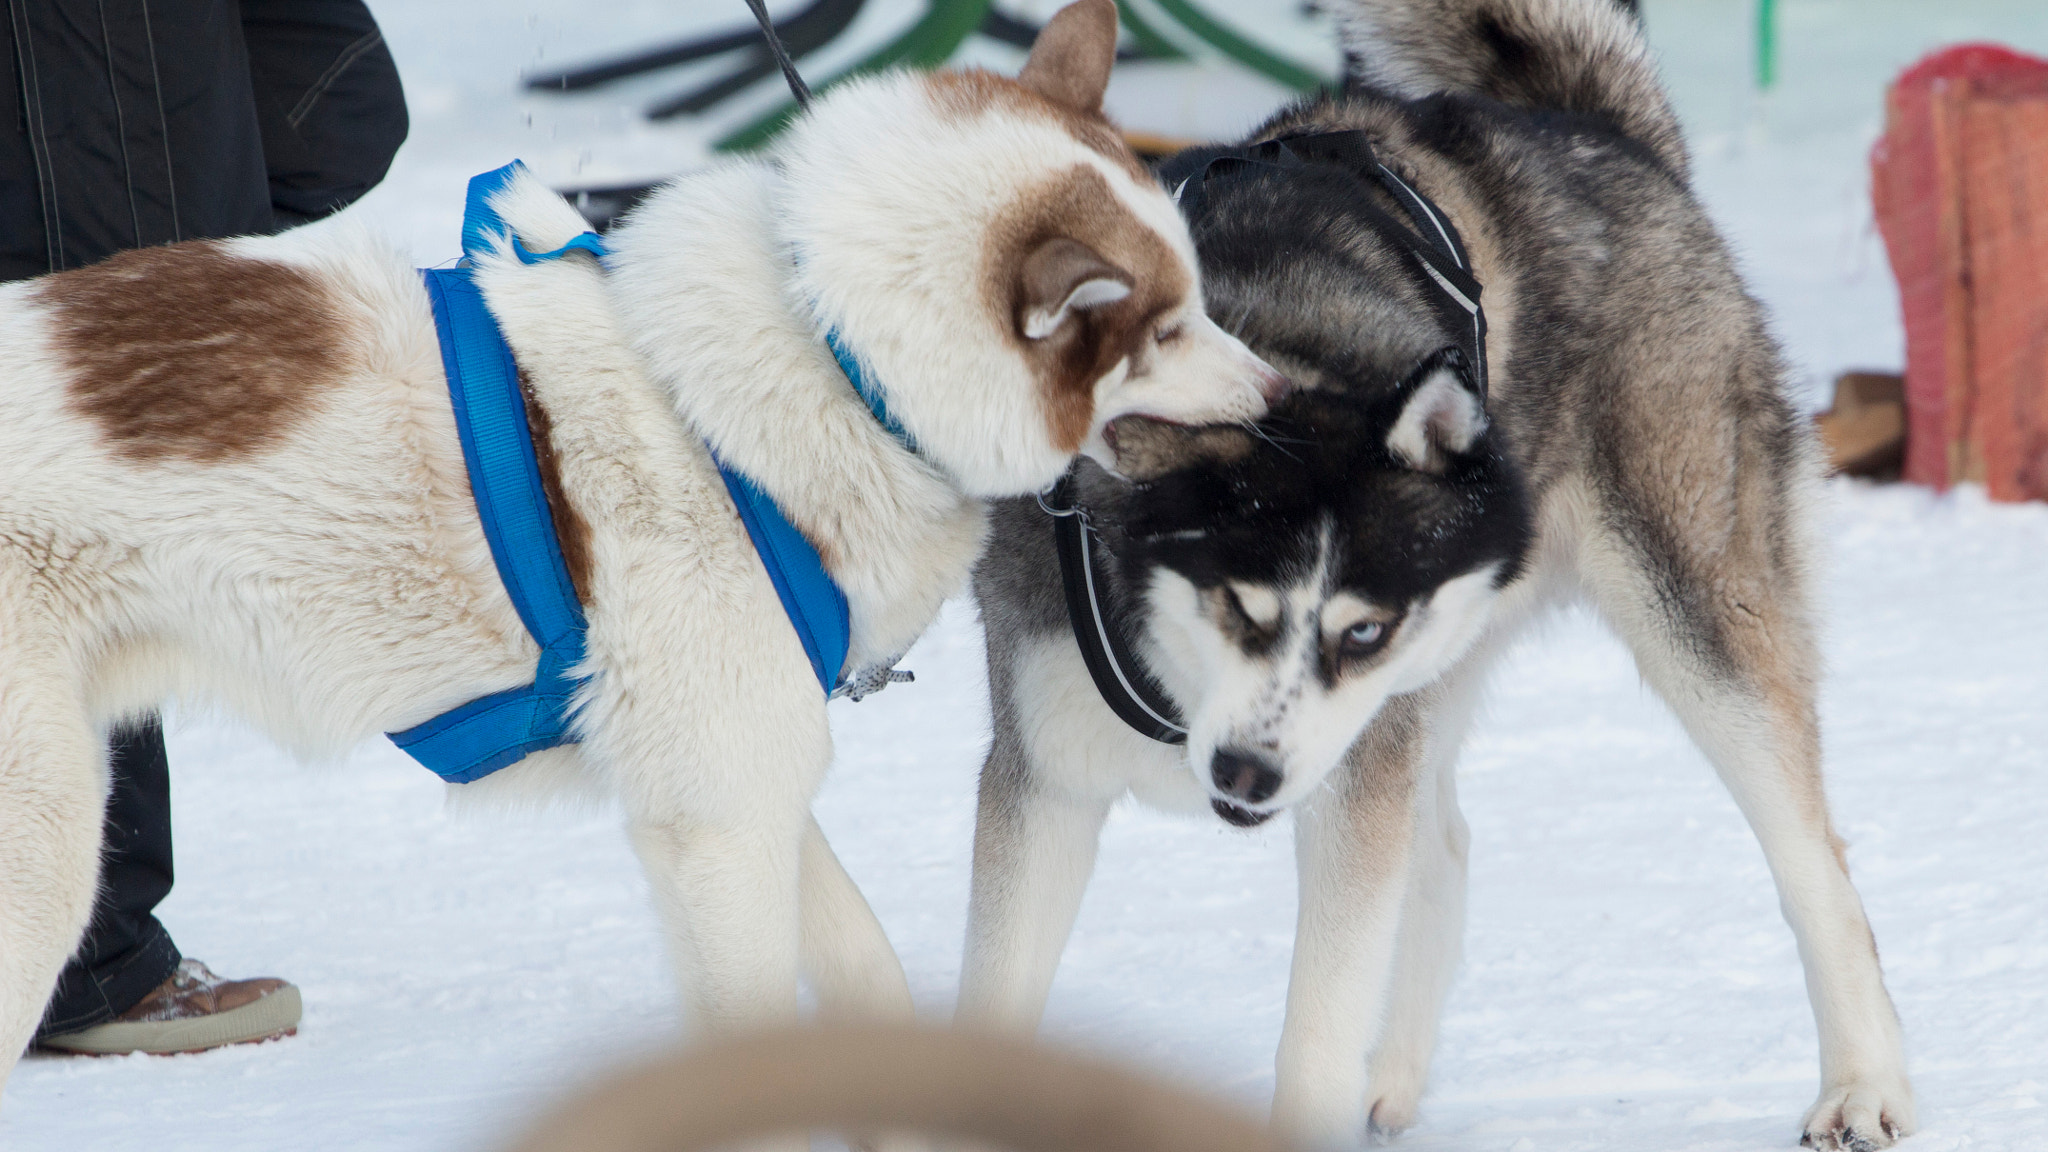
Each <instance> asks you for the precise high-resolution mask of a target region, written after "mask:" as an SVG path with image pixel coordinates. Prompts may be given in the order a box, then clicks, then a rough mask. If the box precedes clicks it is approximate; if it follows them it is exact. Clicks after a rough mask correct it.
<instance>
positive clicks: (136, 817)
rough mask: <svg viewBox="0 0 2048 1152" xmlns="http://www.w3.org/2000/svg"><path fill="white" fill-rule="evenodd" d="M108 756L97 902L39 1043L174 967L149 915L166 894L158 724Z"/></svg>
mask: <svg viewBox="0 0 2048 1152" xmlns="http://www.w3.org/2000/svg"><path fill="white" fill-rule="evenodd" d="M111 752H112V765H111V770H112V774H113V787H112V790H111V791H110V792H109V794H108V796H107V816H106V834H105V835H106V840H105V843H104V845H103V846H102V848H101V849H100V893H99V900H98V902H97V903H96V904H95V905H94V906H93V910H92V926H91V927H90V928H88V929H86V932H85V940H84V942H83V943H81V944H80V945H79V948H78V952H77V953H76V954H75V955H73V956H72V958H71V963H70V964H69V965H67V966H66V967H65V969H64V974H63V975H62V976H60V977H58V978H57V991H56V993H55V994H54V995H52V996H51V997H50V1005H49V1007H48V1008H46V1009H44V1011H43V1022H42V1025H41V1027H39V1028H37V1029H36V1035H37V1037H38V1038H40V1037H43V1036H54V1035H57V1034H58V1033H62V1032H75V1031H77V1030H78V1029H80V1028H89V1027H91V1026H92V1025H94V1024H99V1023H102V1022H104V1021H107V1020H111V1019H113V1018H114V1017H116V1016H119V1015H120V1014H121V1013H123V1012H126V1011H127V1010H128V1009H130V1008H132V1007H134V1006H135V1005H136V1004H138V1003H140V1002H141V1001H142V998H143V997H144V996H147V995H149V992H150V990H151V989H153V988H155V987H156V986H157V985H159V984H161V983H163V982H164V981H165V980H167V979H169V978H170V975H171V973H172V971H174V970H175V969H176V968H177V967H178V960H179V956H178V946H177V945H175V944H173V943H171V934H170V933H168V932H166V931H164V926H163V925H162V924H159V923H157V919H156V915H155V912H156V906H157V904H158V903H159V902H161V901H162V900H163V898H164V897H165V896H167V895H169V894H170V891H171V766H170V762H169V761H168V760H166V759H165V757H164V727H163V723H162V721H160V720H158V719H157V718H155V717H151V718H150V719H149V721H148V722H147V723H144V724H139V725H137V726H135V727H133V728H124V729H120V730H118V731H116V732H115V733H114V738H113V747H112V749H111Z"/></svg>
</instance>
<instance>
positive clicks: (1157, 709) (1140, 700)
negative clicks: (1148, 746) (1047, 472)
mask: <svg viewBox="0 0 2048 1152" xmlns="http://www.w3.org/2000/svg"><path fill="white" fill-rule="evenodd" d="M1073 488H1074V474H1073V473H1072V472H1071V471H1069V472H1068V473H1067V474H1066V475H1064V476H1062V477H1060V481H1059V483H1058V484H1057V485H1055V486H1054V488H1053V491H1052V500H1053V502H1052V503H1051V504H1048V503H1046V502H1045V500H1044V499H1042V498H1041V499H1040V500H1039V502H1038V506H1039V507H1040V508H1043V509H1045V511H1046V512H1047V513H1049V514H1050V515H1051V516H1052V517H1053V522H1052V523H1053V529H1052V531H1053V544H1054V546H1055V547H1057V548H1058V549H1059V556H1060V585H1061V587H1062V589H1063V590H1064V591H1065V593H1066V598H1067V623H1068V624H1069V625H1070V626H1071V627H1072V628H1073V630H1074V642H1075V643H1076V644H1078V645H1080V647H1081V662H1082V663H1083V664H1085V665H1087V666H1088V678H1089V679H1091V680H1093V681H1095V691H1096V693H1097V694H1098V695H1100V696H1101V697H1102V702H1103V703H1105V704H1107V705H1109V710H1110V711H1112V712H1114V713H1116V715H1117V719H1119V720H1122V721H1123V722H1124V723H1125V724H1128V725H1129V726H1130V727H1131V728H1132V729H1133V730H1134V731H1136V732H1137V733H1138V734H1139V735H1141V736H1144V737H1147V738H1149V739H1152V740H1157V741H1159V742H1160V743H1162V744H1185V743H1187V740H1188V730H1187V727H1186V725H1185V724H1184V723H1183V722H1182V721H1181V718H1180V709H1178V708H1176V707H1174V705H1173V702H1172V701H1170V700H1168V699H1167V698H1166V694H1165V693H1164V692H1161V691H1160V690H1159V686H1158V685H1157V684H1154V683H1153V682H1152V678H1151V677H1150V676H1149V675H1147V674H1146V672H1145V671H1144V667H1143V665H1141V664H1139V663H1138V660H1137V657H1136V656H1135V655H1134V654H1133V653H1132V652H1131V647H1130V642H1129V641H1128V640H1126V639H1125V637H1124V632H1123V629H1122V628H1120V627H1118V626H1117V623H1116V621H1115V619H1114V618H1113V617H1112V615H1111V611H1110V606H1109V605H1107V604H1105V603H1103V597H1102V595H1101V592H1100V590H1099V589H1098V587H1097V583H1098V579H1097V575H1096V571H1095V549H1094V547H1093V544H1092V538H1093V537H1094V535H1095V526H1094V525H1092V524H1090V523H1089V522H1088V513H1087V511H1086V510H1084V509H1083V508H1082V507H1081V506H1080V505H1079V504H1078V503H1076V502H1075V501H1074V499H1073Z"/></svg>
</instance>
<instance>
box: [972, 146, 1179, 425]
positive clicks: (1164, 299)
mask: <svg viewBox="0 0 2048 1152" xmlns="http://www.w3.org/2000/svg"><path fill="white" fill-rule="evenodd" d="M1062 237H1064V238H1068V239H1072V240H1076V241H1079V242H1080V243H1082V244H1085V245H1087V246H1088V248H1090V249H1091V250H1093V251H1094V252H1095V253H1097V254H1098V255H1100V256H1102V257H1103V258H1104V259H1105V260H1107V261H1109V262H1110V263H1111V264H1114V265H1115V266H1116V267H1117V268H1118V269H1120V270H1122V271H1123V272H1125V273H1127V274H1128V276H1129V279H1130V282H1131V285H1132V290H1131V294H1130V295H1129V296H1127V297H1125V298H1124V299H1122V300H1119V301H1117V302H1116V303H1114V304H1107V305H1103V306H1101V307H1098V308H1091V309H1089V310H1087V311H1086V312H1081V313H1077V314H1075V315H1073V316H1072V317H1071V318H1069V319H1068V321H1067V322H1066V323H1064V324H1062V325H1060V327H1059V328H1058V329H1057V330H1056V331H1054V332H1053V333H1052V334H1051V335H1050V336H1047V337H1045V338H1044V339H1040V340H1032V339H1029V338H1027V337H1026V336H1025V335H1024V312H1025V309H1026V304H1027V290H1026V285H1025V284H1024V282H1023V275H1022V273H1023V268H1024V263H1025V258H1026V257H1027V256H1028V255H1030V253H1031V252H1033V251H1034V250H1036V249H1037V248H1038V246H1039V245H1041V244H1044V243H1045V242H1046V241H1048V240H1054V239H1059V238H1062ZM988 252H989V259H988V262H987V264H986V265H985V266H984V267H985V272H984V286H983V290H984V293H985V295H986V298H987V301H988V306H989V308H990V309H991V310H992V311H993V312H994V313H995V314H996V315H997V316H998V317H1000V318H1001V320H1000V322H1001V323H1002V324H1003V325H1004V326H1005V327H1006V328H1007V330H1008V331H1009V333H1010V338H1011V339H1012V340H1013V341H1015V342H1016V345H1017V347H1018V348H1019V349H1020V350H1021V351H1022V352H1023V354H1024V357H1025V359H1026V361H1027V362H1029V363H1030V364H1031V365H1032V368H1033V370H1034V371H1035V372H1036V374H1037V376H1038V382H1039V394H1040V400H1041V403H1042V405H1043V407H1044V410H1045V413H1046V424H1047V428H1048V431H1049V432H1050V434H1051V436H1052V442H1053V444H1054V445H1055V446H1057V447H1058V448H1059V449H1060V450H1061V451H1065V452H1073V451H1077V450H1079V448H1080V446H1081V441H1082V439H1084V438H1085V437H1086V436H1087V435H1088V428H1089V425H1090V424H1091V423H1093V421H1094V416H1095V382H1096V381H1097V380H1099V379H1101V378H1102V377H1103V375H1104V374H1106V373H1107V372H1109V370H1110V369H1112V368H1114V367H1116V364H1117V361H1119V360H1123V359H1125V358H1130V359H1132V361H1133V363H1132V371H1133V372H1137V371H1139V370H1141V368H1142V364H1141V363H1140V362H1139V361H1141V360H1142V359H1143V358H1144V357H1145V355H1146V353H1147V352H1148V351H1149V349H1150V338H1151V335H1152V327H1153V325H1155V324H1156V323H1158V321H1159V317H1161V316H1162V315H1164V314H1166V313H1168V312H1171V311H1173V310H1174V309H1176V308H1179V307H1180V306H1181V305H1182V304H1183V303H1184V302H1185V301H1186V300H1187V298H1188V294H1189V293H1190V292H1192V291H1193V290H1194V280H1193V277H1192V275H1191V274H1190V273H1189V271H1188V269H1187V268H1186V267H1185V266H1184V265H1183V264H1182V263H1181V261H1180V258H1179V257H1178V256H1177V255H1175V253H1174V251H1173V249H1172V248H1171V247H1169V246H1168V245H1167V243H1166V240H1165V239H1164V238H1163V237H1161V236H1160V235H1159V233H1157V232H1156V231H1154V230H1153V229H1151V228H1150V227H1148V226H1147V225H1146V224H1145V223H1144V222H1143V221H1141V220H1139V219H1138V218H1137V216H1136V215H1134V214H1132V212H1131V210H1130V209H1129V208H1127V207H1125V206H1124V204H1123V202H1122V201H1121V200H1119V199H1117V196H1116V193H1115V192H1114V191H1112V190H1111V189H1110V187H1109V182H1108V181H1107V180H1105V179H1103V176H1102V173H1101V172H1098V171H1097V170H1095V169H1094V168H1091V167H1089V166H1087V165H1085V164H1076V165H1074V167H1072V168H1070V169H1068V170H1067V171H1066V172H1065V173H1064V174H1062V175H1060V176H1058V177H1055V178H1054V179H1052V180H1051V181H1049V182H1047V183H1046V184H1043V185H1041V186H1040V187H1038V188H1036V189H1034V190H1032V191H1030V192H1027V193H1026V194H1025V195H1023V196H1021V197H1019V198H1018V200H1017V202H1016V204H1015V205H1014V206H1013V208H1012V209H1011V210H1010V212H1009V213H1008V214H1007V215H1006V216H1004V217H1003V218H1001V219H998V220H997V221H996V222H995V224H994V225H993V226H992V227H991V228H990V230H989V247H988Z"/></svg>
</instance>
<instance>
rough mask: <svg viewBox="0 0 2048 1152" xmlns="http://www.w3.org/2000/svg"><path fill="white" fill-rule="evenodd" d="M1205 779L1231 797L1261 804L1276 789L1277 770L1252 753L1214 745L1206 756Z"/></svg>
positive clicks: (1278, 783) (1277, 784)
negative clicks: (1212, 750)
mask: <svg viewBox="0 0 2048 1152" xmlns="http://www.w3.org/2000/svg"><path fill="white" fill-rule="evenodd" d="M1209 778H1210V779H1212V780H1214V781H1216V789H1217V791H1219V792H1222V793H1223V794H1224V795H1225V796H1228V797H1230V798H1231V799H1233V800H1242V801H1243V802H1245V803H1246V804H1263V803H1265V802H1266V801H1267V800H1269V799H1271V798H1272V795H1273V793H1275V792H1278V791H1279V790H1280V772H1279V770H1278V769H1276V768H1274V767H1273V766H1272V765H1270V764H1268V763H1266V762H1265V761H1264V760H1261V759H1260V758H1259V757H1258V756H1257V755H1256V754H1254V753H1250V752H1240V751H1237V750H1236V749H1233V748H1218V749H1217V750H1216V754H1215V755H1214V756H1212V757H1210V758H1209Z"/></svg>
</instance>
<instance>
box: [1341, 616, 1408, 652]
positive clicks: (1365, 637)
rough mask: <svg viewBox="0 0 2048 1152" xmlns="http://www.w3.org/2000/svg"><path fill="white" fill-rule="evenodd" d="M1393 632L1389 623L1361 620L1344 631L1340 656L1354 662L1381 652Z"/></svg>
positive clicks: (1392, 627)
mask: <svg viewBox="0 0 2048 1152" xmlns="http://www.w3.org/2000/svg"><path fill="white" fill-rule="evenodd" d="M1393 632H1394V626H1393V624H1391V623H1389V622H1387V621H1384V620H1361V621H1359V622H1358V623H1356V624H1353V625H1352V626H1351V627H1349V628H1346V629H1345V630H1344V636H1343V639H1342V640H1341V642H1340V643H1339V645H1338V655H1340V656H1342V657H1345V658H1348V659H1353V660H1356V659H1362V658H1364V657H1366V656H1370V655H1372V654H1373V653H1375V652H1377V651H1379V650H1380V647H1381V646H1382V645H1384V644H1385V643H1386V642H1387V638H1388V637H1389V636H1391V635H1393Z"/></svg>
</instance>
